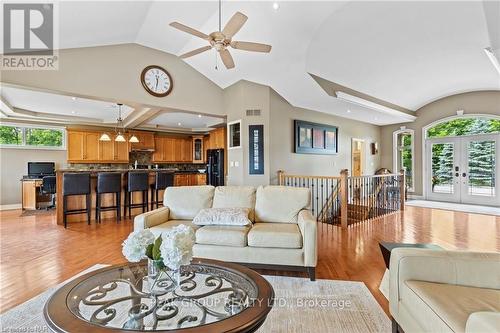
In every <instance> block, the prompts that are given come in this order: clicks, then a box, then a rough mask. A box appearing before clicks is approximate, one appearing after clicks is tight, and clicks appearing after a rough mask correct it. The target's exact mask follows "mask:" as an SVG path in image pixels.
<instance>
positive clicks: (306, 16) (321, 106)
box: [58, 1, 500, 125]
mask: <svg viewBox="0 0 500 333" xmlns="http://www.w3.org/2000/svg"><path fill="white" fill-rule="evenodd" d="M278 4H279V9H278V10H275V9H273V3H272V2H265V1H250V2H245V1H231V2H225V1H224V2H223V9H222V24H223V25H224V23H225V22H227V21H228V20H229V18H230V17H231V16H232V15H233V14H234V13H235V12H236V11H241V12H243V13H244V14H245V15H247V16H248V18H249V19H248V21H247V22H246V24H245V25H244V27H243V28H242V29H241V30H240V31H239V32H238V33H237V35H236V36H235V37H234V39H237V40H244V41H256V42H262V43H266V44H271V45H272V46H273V48H272V51H271V53H270V54H260V53H250V52H245V51H239V50H231V52H232V54H233V58H234V61H235V63H236V68H235V69H232V70H226V69H225V68H224V67H223V66H222V64H221V63H220V60H217V58H216V54H215V51H213V50H212V51H209V52H205V53H202V54H199V55H196V56H194V57H192V58H188V59H186V62H187V63H188V64H190V65H191V66H192V67H194V68H195V69H196V70H198V71H199V72H200V73H202V74H203V75H205V76H206V77H208V78H209V79H210V80H212V81H213V82H215V83H216V84H217V85H219V86H220V87H222V88H225V87H227V86H229V85H231V84H233V83H235V82H237V81H239V80H242V79H245V80H249V81H253V82H257V83H261V84H265V85H269V86H270V87H272V88H273V89H274V90H276V91H277V92H278V93H279V94H280V95H281V96H283V97H284V98H285V99H287V100H288V101H289V102H290V103H291V104H292V105H295V106H298V107H302V108H307V109H311V110H316V111H321V112H326V113H331V114H336V115H340V116H343V117H347V118H353V119H357V120H361V121H365V122H370V123H374V124H379V125H384V124H390V123H398V122H403V121H411V117H412V116H408V113H410V114H411V113H412V111H415V110H417V109H418V108H420V107H421V106H423V105H425V104H427V103H429V102H431V101H433V100H436V99H438V98H441V97H445V96H449V95H453V94H456V93H460V92H465V91H475V90H500V76H499V73H498V72H497V71H496V70H495V68H494V67H493V65H492V63H491V62H490V61H489V59H488V58H487V56H486V55H485V53H484V48H485V47H493V48H494V49H498V48H499V47H500V40H498V39H499V38H500V35H499V34H497V33H495V32H494V31H495V30H496V29H495V26H497V27H498V24H499V23H498V21H500V13H494V12H493V11H494V10H491V8H487V6H486V5H484V4H483V2H481V1H470V2H467V1H443V2H437V1H399V2H394V1H387V2H380V1H374V2H359V1H342V2H341V1H331V2H328V1H319V2H313V1H280V2H278ZM217 6H218V3H217V2H214V1H200V2H193V1H177V2H172V1H158V2H148V1H141V2H129V1H127V2H125V1H123V2H113V1H109V2H107V1H98V2H90V1H85V2H83V1H82V2H61V3H60V8H59V17H60V20H59V29H58V31H59V47H60V48H78V47H88V46H98V45H111V44H120V43H137V44H141V45H144V46H148V47H151V48H155V49H158V50H161V51H164V52H168V53H172V54H181V53H184V52H187V51H190V50H192V49H195V48H198V47H201V46H205V45H206V41H204V40H201V39H199V38H196V37H193V36H191V35H188V34H185V33H183V32H180V31H178V30H176V29H173V28H172V27H170V26H169V25H168V23H170V22H172V21H178V22H182V23H184V24H186V25H188V26H191V27H193V28H196V29H198V30H200V31H202V32H204V33H210V32H212V31H215V30H217V26H218V11H217V10H218V7H217ZM492 12H493V13H492ZM497 55H498V53H497ZM216 64H218V65H219V66H218V67H219V69H218V70H216V69H215V66H216ZM311 74H312V75H311ZM314 77H319V78H321V79H322V80H325V81H331V82H332V83H335V84H340V85H343V86H346V87H349V88H350V89H353V90H355V91H359V92H360V93H362V94H365V95H369V96H373V97H374V98H376V99H379V100H383V101H387V102H388V103H392V104H396V105H398V106H401V107H402V108H405V109H409V110H411V111H410V112H396V113H385V112H377V111H374V110H372V109H367V108H365V107H362V106H359V105H355V104H351V103H348V102H345V101H341V100H339V99H337V98H335V97H333V96H332V95H334V94H333V93H332V92H330V91H325V89H324V85H323V86H321V85H320V84H318V81H317V80H316V79H315V78H314Z"/></svg>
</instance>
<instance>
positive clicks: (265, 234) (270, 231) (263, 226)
mask: <svg viewBox="0 0 500 333" xmlns="http://www.w3.org/2000/svg"><path fill="white" fill-rule="evenodd" d="M248 246H253V247H277V248H285V249H300V248H302V234H301V233H300V230H299V227H298V226H297V225H296V224H293V223H255V224H254V225H253V226H252V229H250V231H249V232H248Z"/></svg>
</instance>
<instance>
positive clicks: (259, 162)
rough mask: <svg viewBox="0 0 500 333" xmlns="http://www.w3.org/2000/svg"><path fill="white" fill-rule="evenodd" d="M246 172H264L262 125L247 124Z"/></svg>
mask: <svg viewBox="0 0 500 333" xmlns="http://www.w3.org/2000/svg"><path fill="white" fill-rule="evenodd" d="M248 148H249V149H248V173H249V174H251V175H263V174H264V125H249V126H248Z"/></svg>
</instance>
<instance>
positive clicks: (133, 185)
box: [125, 171, 149, 217]
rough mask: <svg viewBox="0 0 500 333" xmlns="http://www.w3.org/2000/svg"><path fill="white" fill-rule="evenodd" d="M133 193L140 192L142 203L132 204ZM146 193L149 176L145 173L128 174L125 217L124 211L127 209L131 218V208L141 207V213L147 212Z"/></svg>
mask: <svg viewBox="0 0 500 333" xmlns="http://www.w3.org/2000/svg"><path fill="white" fill-rule="evenodd" d="M134 192H142V202H141V203H136V204H134V203H132V195H133V194H134ZM148 192H149V174H148V173H147V172H137V171H134V172H132V171H131V172H129V173H128V182H127V188H126V192H125V195H126V200H125V216H126V214H127V213H126V209H127V207H128V216H129V217H132V208H138V207H142V212H143V213H144V212H146V211H147V210H148Z"/></svg>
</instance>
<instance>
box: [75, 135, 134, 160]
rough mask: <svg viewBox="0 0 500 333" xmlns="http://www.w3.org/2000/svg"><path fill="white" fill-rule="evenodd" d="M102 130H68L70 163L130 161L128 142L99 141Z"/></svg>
mask: <svg viewBox="0 0 500 333" xmlns="http://www.w3.org/2000/svg"><path fill="white" fill-rule="evenodd" d="M101 134H102V132H96V131H87V130H68V136H67V140H68V142H67V149H68V152H67V158H68V162H70V163H99V162H107V163H128V161H129V156H128V153H129V144H128V142H116V141H99V138H100V137H101Z"/></svg>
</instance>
